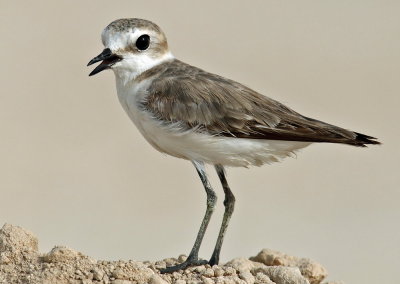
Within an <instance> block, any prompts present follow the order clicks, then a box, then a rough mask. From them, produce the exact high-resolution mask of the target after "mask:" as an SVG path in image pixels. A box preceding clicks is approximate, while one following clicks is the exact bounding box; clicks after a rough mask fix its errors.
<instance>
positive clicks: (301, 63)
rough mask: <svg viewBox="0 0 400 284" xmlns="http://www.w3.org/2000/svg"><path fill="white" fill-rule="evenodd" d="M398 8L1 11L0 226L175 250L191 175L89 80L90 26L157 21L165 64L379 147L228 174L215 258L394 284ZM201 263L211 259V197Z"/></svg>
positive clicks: (81, 241)
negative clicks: (225, 223)
mask: <svg viewBox="0 0 400 284" xmlns="http://www.w3.org/2000/svg"><path fill="white" fill-rule="evenodd" d="M399 15H400V2H399V1H336V0H335V1H333V0H332V1H317V0H315V1H304V0H303V1H261V0H260V1H246V3H245V2H244V1H196V2H195V1H183V0H182V1H168V4H167V2H166V1H94V0H92V1H50V0H48V1H5V0H1V1H0V35H1V39H0V62H1V64H0V77H1V84H0V131H1V139H0V157H1V160H0V199H1V202H0V224H3V223H4V222H9V223H12V224H16V225H20V226H23V227H25V228H27V229H29V230H31V231H33V232H35V233H36V234H37V235H38V237H39V239H40V247H41V250H42V251H46V250H49V249H50V248H51V247H52V246H54V245H56V244H62V245H67V246H70V247H72V248H75V249H77V250H80V251H82V252H84V253H86V254H89V255H91V256H93V257H96V258H103V259H136V260H146V259H150V260H156V259H161V258H164V257H170V256H178V255H179V254H181V253H185V254H187V253H188V252H189V249H190V248H191V246H192V244H193V241H194V238H195V235H196V233H197V229H198V227H199V225H200V221H201V218H202V216H203V213H204V212H203V211H204V209H205V194H204V191H203V189H202V185H201V183H200V181H199V179H198V177H197V174H196V172H195V170H194V168H192V165H191V164H190V163H189V162H187V161H183V160H178V159H175V158H171V157H166V156H163V155H162V154H160V153H158V152H156V151H155V150H153V149H152V148H151V146H149V145H148V144H147V143H146V142H145V141H144V139H143V138H142V137H141V136H140V134H139V132H138V131H137V130H136V129H135V128H134V126H133V124H132V123H131V122H130V120H129V119H128V117H127V115H126V114H125V113H124V112H123V110H122V108H121V106H120V105H119V102H118V99H117V96H116V91H115V85H114V84H115V83H114V75H113V74H112V72H103V73H101V74H99V75H97V76H95V77H93V78H89V77H88V73H89V72H90V71H91V70H92V68H87V67H86V63H87V62H88V61H89V60H90V59H91V58H92V57H93V56H95V55H97V54H99V53H100V52H101V51H102V49H103V46H102V45H101V41H100V33H101V31H102V29H103V28H104V27H105V26H106V25H107V24H108V23H109V22H111V21H112V20H114V19H117V18H122V17H142V18H146V19H149V20H153V21H154V22H156V23H158V24H159V25H160V26H161V27H162V28H163V30H164V31H165V33H166V34H167V37H168V39H169V43H170V47H171V49H172V51H173V53H174V55H175V56H176V57H178V58H180V59H182V60H184V61H186V62H189V63H191V64H193V65H196V66H199V67H202V68H204V69H206V70H208V71H211V72H214V73H218V74H221V75H224V76H227V77H229V78H232V79H235V80H237V81H239V82H242V83H244V84H246V85H248V86H251V87H252V88H254V89H255V90H258V91H259V92H261V93H264V94H268V95H270V96H272V97H274V98H275V99H278V100H280V101H282V102H284V103H286V104H288V105H289V106H291V107H292V108H294V109H295V110H297V111H299V112H300V113H302V114H305V115H308V116H311V117H315V118H318V119H321V120H324V121H327V122H330V123H333V124H337V125H339V126H344V127H347V128H350V129H352V130H356V131H359V132H362V133H365V134H369V135H373V136H377V137H379V139H380V140H381V141H382V142H383V143H384V145H383V146H381V147H370V148H367V149H359V148H353V147H350V146H342V145H327V144H325V145H312V146H310V147H308V148H307V149H305V150H303V151H302V152H301V153H300V154H299V155H298V158H297V159H287V160H285V161H284V162H283V163H280V164H275V165H273V166H265V167H263V168H252V169H250V170H246V169H230V170H229V171H228V175H229V181H230V184H231V187H232V189H233V191H234V193H235V195H236V198H237V206H236V211H235V213H234V216H233V219H232V222H231V226H230V228H229V229H228V234H227V237H226V241H225V244H224V247H223V251H222V260H223V261H226V260H228V259H230V258H233V257H238V256H251V255H254V254H256V253H257V252H258V251H259V250H260V249H261V248H263V247H269V248H273V249H277V250H281V251H284V252H286V253H289V254H293V255H298V256H307V257H310V258H313V259H315V260H317V261H319V262H320V263H322V264H323V265H325V266H326V267H327V268H328V270H329V272H330V279H337V280H344V281H345V282H346V283H385V284H389V283H396V282H394V281H396V280H395V279H396V278H395V277H394V273H395V272H396V271H398V267H399V266H400V247H399V242H400V229H399V219H400V209H399V200H400V189H399V184H400V177H399V170H398V169H399V158H400V155H399V154H400V151H399V137H400V136H399V126H398V122H399V119H400V115H399V114H398V113H399V107H400V104H399V102H400V100H399V92H400V52H399V51H400V17H399ZM210 174H211V177H212V182H213V184H214V186H215V189H216V190H217V192H218V193H219V208H218V210H217V211H216V212H215V215H214V216H213V219H212V222H211V224H210V228H209V230H208V234H207V235H206V238H205V240H204V244H203V247H202V250H201V256H202V257H204V258H208V257H209V256H210V254H211V251H212V248H213V247H214V242H215V240H216V236H217V233H218V228H219V225H220V222H221V219H222V213H223V206H222V200H223V194H222V190H221V188H220V186H219V183H218V181H217V178H216V175H215V174H214V173H213V172H212V168H210Z"/></svg>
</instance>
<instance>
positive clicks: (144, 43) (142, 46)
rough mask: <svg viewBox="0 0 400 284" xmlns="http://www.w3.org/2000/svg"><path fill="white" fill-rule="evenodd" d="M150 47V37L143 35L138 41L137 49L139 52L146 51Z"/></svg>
mask: <svg viewBox="0 0 400 284" xmlns="http://www.w3.org/2000/svg"><path fill="white" fill-rule="evenodd" d="M149 45H150V36H149V35H141V36H140V37H139V38H138V39H137V41H136V47H137V48H138V49H139V50H146V49H147V48H148V47H149Z"/></svg>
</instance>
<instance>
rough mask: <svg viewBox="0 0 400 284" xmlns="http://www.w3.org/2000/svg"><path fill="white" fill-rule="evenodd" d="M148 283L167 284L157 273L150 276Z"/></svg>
mask: <svg viewBox="0 0 400 284" xmlns="http://www.w3.org/2000/svg"><path fill="white" fill-rule="evenodd" d="M149 284H168V282H166V281H165V280H164V279H162V278H161V277H160V276H159V275H157V274H154V275H153V276H152V277H151V278H150V282H149Z"/></svg>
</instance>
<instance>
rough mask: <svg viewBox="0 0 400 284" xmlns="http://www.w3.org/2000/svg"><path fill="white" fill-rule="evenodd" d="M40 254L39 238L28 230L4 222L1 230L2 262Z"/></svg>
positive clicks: (0, 261) (0, 259)
mask: <svg viewBox="0 0 400 284" xmlns="http://www.w3.org/2000/svg"><path fill="white" fill-rule="evenodd" d="M37 256H38V240H37V238H36V237H35V236H34V235H33V234H32V233H31V232H29V231H28V230H25V229H23V228H21V227H18V226H12V225H10V224H7V223H6V224H4V226H3V227H2V228H1V230H0V264H7V263H10V262H16V261H18V259H22V258H35V257H37Z"/></svg>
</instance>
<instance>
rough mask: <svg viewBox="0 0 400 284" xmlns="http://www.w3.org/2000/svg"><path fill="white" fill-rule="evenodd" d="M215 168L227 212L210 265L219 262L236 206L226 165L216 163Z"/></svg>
mask: <svg viewBox="0 0 400 284" xmlns="http://www.w3.org/2000/svg"><path fill="white" fill-rule="evenodd" d="M215 170H216V171H217V173H218V176H219V179H220V181H221V184H222V187H223V189H224V193H225V200H224V205H225V212H224V217H223V219H222V225H221V229H220V231H219V235H218V239H217V243H216V244H215V248H214V252H213V254H212V256H211V258H210V261H209V262H208V263H209V264H210V265H214V264H218V262H219V254H220V252H221V246H222V242H223V240H224V236H225V232H226V228H228V223H229V220H230V219H231V216H232V213H233V209H234V208H235V196H234V195H233V193H232V191H231V190H230V188H229V185H228V182H227V181H226V178H225V170H224V167H223V166H221V165H215Z"/></svg>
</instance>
